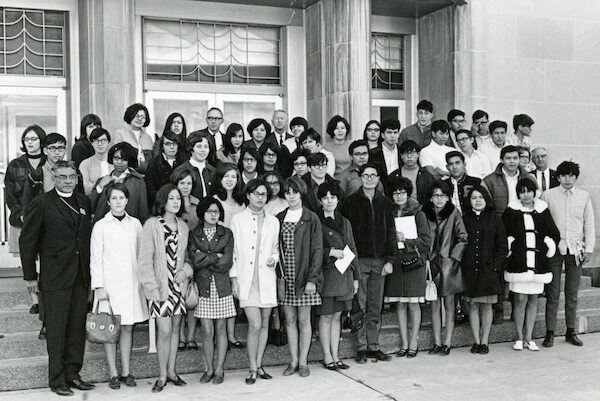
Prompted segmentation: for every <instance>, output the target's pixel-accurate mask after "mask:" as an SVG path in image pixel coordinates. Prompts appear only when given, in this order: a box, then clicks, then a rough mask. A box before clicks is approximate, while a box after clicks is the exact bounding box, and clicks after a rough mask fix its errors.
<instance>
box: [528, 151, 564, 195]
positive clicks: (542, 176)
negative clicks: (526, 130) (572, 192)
mask: <svg viewBox="0 0 600 401" xmlns="http://www.w3.org/2000/svg"><path fill="white" fill-rule="evenodd" d="M531 159H532V161H533V164H535V170H534V171H532V172H531V174H533V175H535V180H536V181H537V184H538V187H539V188H540V189H541V190H542V191H545V190H547V189H550V188H555V187H557V186H559V185H560V184H559V182H558V176H557V175H556V171H555V170H552V169H550V168H548V159H549V155H548V150H547V149H546V148H542V147H539V148H535V149H533V151H532V152H531Z"/></svg>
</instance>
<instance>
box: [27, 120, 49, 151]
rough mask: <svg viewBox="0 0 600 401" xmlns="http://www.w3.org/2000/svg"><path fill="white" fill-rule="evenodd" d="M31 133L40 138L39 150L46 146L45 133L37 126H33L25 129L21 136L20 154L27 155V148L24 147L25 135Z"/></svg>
mask: <svg viewBox="0 0 600 401" xmlns="http://www.w3.org/2000/svg"><path fill="white" fill-rule="evenodd" d="M32 131H33V132H34V133H35V134H36V135H37V136H38V138H40V149H41V148H43V147H44V146H46V131H44V129H43V128H42V127H40V126H39V125H37V124H33V125H30V126H29V127H27V128H25V130H24V131H23V133H22V134H21V152H25V153H27V148H26V147H25V135H27V134H28V133H30V132H32Z"/></svg>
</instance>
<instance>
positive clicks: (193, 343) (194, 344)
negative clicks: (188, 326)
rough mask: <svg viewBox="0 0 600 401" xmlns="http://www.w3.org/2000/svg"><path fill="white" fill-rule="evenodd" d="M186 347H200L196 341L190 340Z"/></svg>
mask: <svg viewBox="0 0 600 401" xmlns="http://www.w3.org/2000/svg"><path fill="white" fill-rule="evenodd" d="M186 347H187V349H198V343H196V341H188V342H187V344H186Z"/></svg>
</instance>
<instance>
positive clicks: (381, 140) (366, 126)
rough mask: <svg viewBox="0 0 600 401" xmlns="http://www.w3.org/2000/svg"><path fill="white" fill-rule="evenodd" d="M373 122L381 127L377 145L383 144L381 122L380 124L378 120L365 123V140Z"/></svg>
mask: <svg viewBox="0 0 600 401" xmlns="http://www.w3.org/2000/svg"><path fill="white" fill-rule="evenodd" d="M371 124H375V125H377V127H379V138H377V145H378V146H379V145H381V142H383V138H382V137H381V124H379V121H377V120H369V122H368V123H367V124H366V125H365V129H364V130H363V139H364V140H365V141H367V140H368V139H367V129H368V128H369V125H371Z"/></svg>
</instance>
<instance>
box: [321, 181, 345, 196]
mask: <svg viewBox="0 0 600 401" xmlns="http://www.w3.org/2000/svg"><path fill="white" fill-rule="evenodd" d="M328 193H330V194H331V195H333V196H335V197H337V198H338V200H342V190H341V189H340V186H339V185H336V184H335V183H333V182H327V181H325V182H324V183H322V184H320V185H319V188H317V199H323V198H324V197H325V196H326V195H327V194H328Z"/></svg>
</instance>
